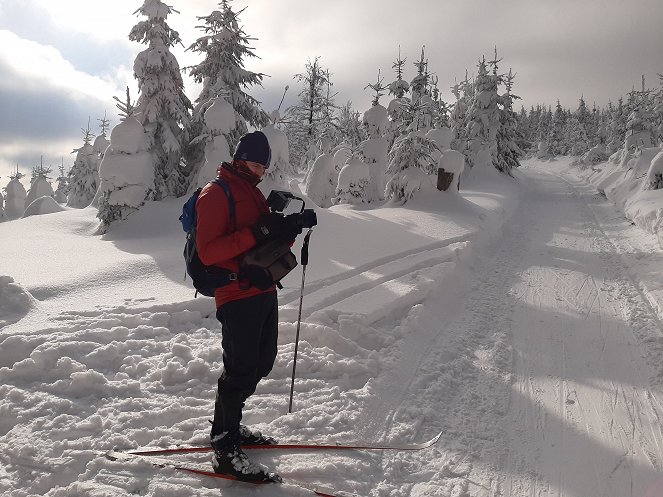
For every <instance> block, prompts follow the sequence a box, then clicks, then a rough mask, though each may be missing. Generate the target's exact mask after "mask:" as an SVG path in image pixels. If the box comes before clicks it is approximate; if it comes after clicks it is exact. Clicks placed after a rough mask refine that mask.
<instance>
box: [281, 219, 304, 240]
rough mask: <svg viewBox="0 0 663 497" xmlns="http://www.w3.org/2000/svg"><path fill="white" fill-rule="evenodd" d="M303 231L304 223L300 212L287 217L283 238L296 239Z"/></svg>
mask: <svg viewBox="0 0 663 497" xmlns="http://www.w3.org/2000/svg"><path fill="white" fill-rule="evenodd" d="M301 233H302V223H301V215H300V214H290V215H289V216H286V217H285V226H284V227H283V238H284V239H285V240H288V241H290V240H294V239H295V238H297V235H301Z"/></svg>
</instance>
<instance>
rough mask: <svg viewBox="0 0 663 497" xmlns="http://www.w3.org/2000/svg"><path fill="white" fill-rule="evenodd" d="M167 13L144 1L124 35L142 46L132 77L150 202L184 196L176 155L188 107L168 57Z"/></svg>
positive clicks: (173, 38)
mask: <svg viewBox="0 0 663 497" xmlns="http://www.w3.org/2000/svg"><path fill="white" fill-rule="evenodd" d="M173 12H177V11H176V10H175V9H173V7H171V6H169V5H166V4H165V3H163V2H162V1H161V0H144V2H143V6H142V7H140V8H139V9H138V10H136V12H134V14H136V15H141V16H145V17H147V19H146V20H143V21H140V22H138V23H137V24H136V25H135V26H134V27H133V28H132V30H131V32H130V33H129V39H130V40H132V41H137V42H139V43H143V44H145V45H148V48H147V49H145V50H144V51H142V52H140V53H139V54H138V56H137V57H136V60H135V61H134V76H135V77H136V79H137V81H138V91H139V96H138V101H137V115H138V117H139V119H140V121H141V124H142V125H143V127H144V128H145V132H146V133H147V137H148V144H149V150H150V152H151V153H152V154H153V155H154V166H155V170H154V198H155V199H156V200H159V199H162V198H164V197H167V196H169V195H174V196H181V195H184V194H185V193H186V189H187V186H188V183H189V181H190V171H188V170H187V169H185V168H184V167H183V166H184V164H183V162H182V154H183V151H184V147H185V146H186V145H187V144H188V143H189V137H188V132H187V129H188V126H189V121H190V109H191V102H190V101H189V99H188V98H187V96H186V95H185V94H184V82H183V80H182V76H181V74H180V66H179V64H178V62H177V59H176V58H175V56H174V55H173V54H172V53H171V52H170V49H171V47H173V46H175V45H176V44H178V43H180V44H181V40H180V35H179V34H178V32H177V31H175V30H173V29H171V28H170V26H169V25H168V23H167V22H166V18H167V17H168V15H170V14H171V13H173Z"/></svg>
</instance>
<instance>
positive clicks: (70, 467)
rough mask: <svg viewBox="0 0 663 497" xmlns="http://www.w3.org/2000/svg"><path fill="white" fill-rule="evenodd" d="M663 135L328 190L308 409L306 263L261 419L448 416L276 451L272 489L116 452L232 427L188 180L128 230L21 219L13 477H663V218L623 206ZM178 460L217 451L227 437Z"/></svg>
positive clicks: (435, 490) (6, 299)
mask: <svg viewBox="0 0 663 497" xmlns="http://www.w3.org/2000/svg"><path fill="white" fill-rule="evenodd" d="M659 152H660V150H659V151H655V150H649V149H646V150H644V151H643V152H642V154H641V155H640V156H638V157H637V158H633V159H632V160H633V162H632V163H631V166H632V167H633V170H632V171H626V170H624V169H623V168H621V167H622V166H621V165H620V164H615V163H614V162H608V163H603V164H599V165H596V166H594V167H593V168H591V167H578V166H571V165H570V162H571V161H570V159H568V158H558V160H556V161H540V160H536V159H533V160H530V161H527V162H525V164H524V166H523V167H522V168H520V169H519V170H516V171H514V176H515V178H507V177H506V176H504V175H500V174H498V173H497V172H496V171H495V170H494V168H492V167H491V168H489V169H487V170H486V171H481V173H482V174H474V170H472V171H471V173H472V174H468V175H467V177H466V178H464V179H463V189H462V190H461V191H460V192H459V193H458V194H457V195H446V194H444V193H443V192H438V191H437V190H435V189H433V188H424V189H422V190H420V191H418V192H417V193H416V195H414V196H413V198H411V199H410V201H409V202H408V203H407V204H406V207H402V206H399V205H396V204H395V203H387V204H385V205H383V206H381V207H377V208H372V209H366V208H365V207H363V206H360V205H349V204H341V205H334V206H332V207H330V208H328V209H321V208H315V209H316V213H317V215H318V221H319V224H318V226H316V227H315V229H314V231H313V234H312V237H311V247H310V256H311V258H310V262H309V266H307V273H306V285H305V293H304V297H303V307H302V321H301V329H300V331H301V336H300V342H299V356H298V362H297V380H296V383H295V397H294V412H293V413H292V414H286V413H287V408H288V395H289V388H290V374H291V372H292V365H293V351H294V341H295V334H296V332H297V316H298V311H299V298H300V284H301V278H302V273H301V267H299V268H297V269H296V270H295V271H293V272H292V273H290V274H289V275H288V276H287V277H286V279H285V280H284V285H285V287H284V289H283V290H281V291H280V292H279V321H280V323H279V342H278V348H279V352H278V357H277V360H276V363H275V366H274V369H273V371H272V372H271V373H270V375H269V376H268V377H267V378H266V379H264V380H263V381H262V382H261V383H260V385H259V386H258V389H257V391H256V393H255V394H254V395H253V396H251V397H250V398H249V400H248V401H247V404H246V408H245V411H244V422H245V423H247V424H249V425H251V426H252V427H254V428H257V429H260V430H261V431H263V432H265V433H267V434H269V435H273V436H276V437H277V438H278V439H280V440H283V441H288V440H307V441H311V440H316V441H322V442H325V441H326V442H330V443H333V442H335V441H351V440H357V439H363V440H365V441H383V442H409V441H422V440H426V439H429V438H431V437H433V436H434V435H436V434H438V433H440V432H441V433H442V434H441V437H440V440H439V441H438V442H437V443H436V444H435V445H434V446H433V447H431V448H429V449H426V450H423V451H420V452H391V451H385V452H369V451H350V452H341V451H326V452H324V453H321V452H297V451H287V452H283V451H280V452H273V451H252V452H251V453H250V457H251V459H252V460H254V461H255V462H258V463H262V464H264V465H266V466H267V467H269V468H270V469H273V470H274V471H277V472H280V473H282V475H283V476H284V477H285V478H286V483H285V484H283V485H269V486H265V487H260V488H257V487H253V486H250V487H249V486H246V485H241V484H237V483H230V482H217V481H216V480H210V479H208V478H205V477H202V476H196V475H191V474H186V473H183V472H178V471H175V470H172V469H167V468H156V467H153V466H152V465H150V464H149V463H147V462H144V461H139V460H136V461H129V462H118V461H115V462H114V461H110V460H108V459H107V458H105V457H104V453H105V452H106V451H108V450H111V449H127V448H137V447H143V446H149V447H164V446H175V445H191V444H193V445H200V446H207V445H208V444H209V439H208V437H209V423H208V420H209V419H210V417H211V416H212V411H213V405H214V395H215V388H216V382H217V378H218V376H219V374H220V372H221V368H222V354H223V350H222V344H221V330H220V325H219V323H218V322H217V321H216V319H215V316H214V312H215V309H214V303H213V301H212V299H209V298H194V296H193V294H194V291H193V289H192V288H191V287H190V285H189V283H188V282H184V281H183V270H184V265H183V260H182V255H181V252H182V247H183V244H184V237H183V234H182V232H181V227H180V225H179V221H178V219H177V218H178V216H179V214H180V212H181V207H182V199H180V200H177V199H168V200H164V201H161V202H147V203H146V204H145V206H144V207H143V208H142V209H141V210H140V211H138V212H136V213H134V214H133V215H132V216H130V217H129V218H128V219H127V220H126V222H124V223H122V224H121V225H118V226H117V229H116V230H114V231H111V232H109V233H108V234H106V235H104V236H97V235H95V233H96V229H97V226H98V220H97V219H96V217H95V216H96V209H94V208H84V209H67V210H65V211H62V212H56V213H52V214H49V215H48V216H31V217H28V218H24V219H19V220H16V221H12V222H7V223H2V224H0V251H1V252H2V254H3V257H2V258H0V495H7V496H11V497H32V496H36V495H40V496H46V497H71V496H81V497H82V496H85V497H107V496H108V497H110V496H113V497H115V496H120V495H142V496H145V497H163V496H169V495H172V496H177V497H194V496H196V497H218V496H219V495H226V494H228V495H232V496H233V497H253V496H256V495H269V496H270V497H289V496H293V495H302V496H303V495H308V494H306V493H305V492H304V491H303V490H301V489H299V488H297V487H296V486H295V485H294V484H293V483H288V481H302V482H307V484H308V485H312V486H322V487H332V488H333V489H334V490H335V491H344V492H349V493H353V494H358V495H366V496H369V495H370V496H390V497H391V496H393V497H442V496H444V497H446V496H458V497H460V496H463V497H465V496H467V497H475V496H476V497H480V496H488V495H495V496H498V495H502V496H513V497H515V496H524V495H537V496H541V497H544V496H552V495H555V496H558V497H579V496H582V497H605V496H608V495H614V496H624V495H633V496H653V495H657V494H656V492H657V491H658V490H660V488H661V487H660V485H661V475H660V468H661V467H663V434H662V432H661V430H660V419H663V407H662V406H663V391H662V390H661V388H662V386H663V347H661V346H660V345H661V330H663V327H662V325H661V323H662V322H663V274H662V270H661V268H662V267H663V250H662V249H661V247H659V246H658V239H657V236H656V234H658V233H660V231H658V232H656V231H651V232H648V231H643V230H642V229H641V228H640V227H639V225H640V222H639V221H635V222H637V225H635V224H633V223H632V222H631V221H630V220H629V219H626V218H625V217H624V216H623V215H622V212H621V211H620V210H618V209H621V208H624V209H625V211H626V214H627V215H628V216H630V215H633V214H631V213H632V212H633V209H634V208H635V204H638V205H644V204H643V203H642V202H644V199H648V200H647V201H648V202H650V203H651V206H650V207H651V208H650V210H649V211H648V212H653V211H654V210H656V209H660V207H661V204H662V203H663V201H662V200H661V199H660V197H654V196H655V195H658V192H659V191H658V190H643V189H642V183H643V181H644V177H640V176H642V175H643V174H646V173H647V171H648V169H649V167H650V166H651V162H652V159H653V158H654V157H655V156H657V154H658V153H659ZM475 167H476V166H475ZM350 176H352V178H353V179H354V180H356V179H357V177H358V176H353V175H350ZM620 177H625V178H626V179H625V180H622V179H620ZM344 181H345V180H344ZM346 183H347V184H350V183H351V181H349V180H348V181H347V182H346ZM410 183H413V181H408V184H410ZM634 185H635V186H637V188H635V187H634ZM599 187H600V188H601V190H602V191H604V192H605V194H606V195H607V196H608V199H606V198H604V197H603V196H602V195H600V194H598V192H597V188H599ZM627 197H628V198H627ZM305 198H306V197H305ZM657 198H658V200H656V199H657ZM613 201H615V202H616V206H617V208H616V207H615V204H613ZM309 206H310V207H313V206H312V205H309ZM655 206H657V207H656V209H655V208H654V207H655ZM639 212H640V213H639V214H637V216H636V217H634V219H638V217H640V216H643V215H644V211H643V210H641V211H639ZM642 226H643V227H646V228H647V229H652V230H653V228H654V225H653V224H652V223H643V224H642ZM300 244H301V237H300V239H299V240H298V241H297V243H296V244H295V246H294V247H293V252H294V253H295V254H297V255H299V253H300V247H301V245H300ZM173 460H177V461H178V462H186V463H187V464H190V465H192V466H194V467H196V468H200V469H206V470H210V469H211V464H210V462H209V454H207V453H206V454H190V455H187V456H185V457H177V458H176V459H173Z"/></svg>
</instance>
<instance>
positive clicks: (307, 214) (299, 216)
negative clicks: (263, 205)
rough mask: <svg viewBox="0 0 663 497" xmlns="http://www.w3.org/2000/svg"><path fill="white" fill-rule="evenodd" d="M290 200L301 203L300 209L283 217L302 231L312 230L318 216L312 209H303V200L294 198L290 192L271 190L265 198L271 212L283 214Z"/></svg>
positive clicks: (304, 204) (304, 203) (304, 205)
mask: <svg viewBox="0 0 663 497" xmlns="http://www.w3.org/2000/svg"><path fill="white" fill-rule="evenodd" d="M291 200H299V201H300V202H301V203H302V208H301V209H300V211H299V212H295V213H294V214H288V215H287V216H285V217H286V218H287V219H289V220H290V219H292V220H293V222H294V223H295V224H296V225H297V226H299V227H301V228H302V229H309V228H313V226H315V225H317V224H318V216H317V215H316V214H315V211H314V210H313V209H305V207H306V202H304V199H302V198H299V197H296V196H295V195H293V194H292V193H290V192H286V191H282V190H272V191H271V193H270V194H269V196H268V197H267V205H268V206H269V208H270V209H271V210H272V211H273V212H283V211H284V210H285V209H286V208H287V207H288V205H290V201H291Z"/></svg>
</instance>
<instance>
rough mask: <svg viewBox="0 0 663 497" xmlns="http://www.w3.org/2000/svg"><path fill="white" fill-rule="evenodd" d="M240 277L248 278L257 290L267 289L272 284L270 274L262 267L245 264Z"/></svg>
mask: <svg viewBox="0 0 663 497" xmlns="http://www.w3.org/2000/svg"><path fill="white" fill-rule="evenodd" d="M242 278H246V279H247V280H249V283H250V284H251V286H254V287H256V288H257V289H258V290H267V289H268V288H269V287H271V286H272V285H274V281H273V280H272V276H271V275H270V274H269V271H267V269H266V268H264V267H259V266H246V267H245V268H243V269H242Z"/></svg>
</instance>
